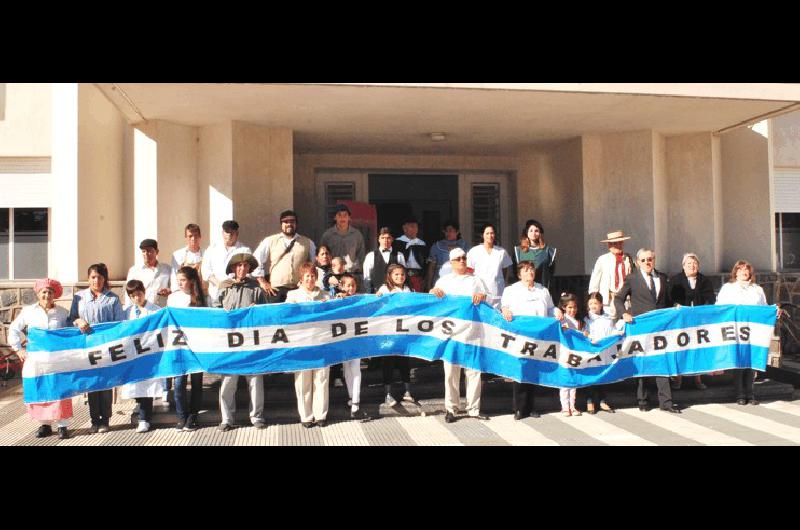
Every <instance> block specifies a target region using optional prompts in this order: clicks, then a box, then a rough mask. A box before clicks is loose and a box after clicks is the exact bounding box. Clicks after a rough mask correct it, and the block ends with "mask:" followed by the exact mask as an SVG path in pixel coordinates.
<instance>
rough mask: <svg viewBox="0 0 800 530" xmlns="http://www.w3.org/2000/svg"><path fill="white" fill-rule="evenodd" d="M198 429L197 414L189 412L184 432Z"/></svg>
mask: <svg viewBox="0 0 800 530" xmlns="http://www.w3.org/2000/svg"><path fill="white" fill-rule="evenodd" d="M197 429H198V425H197V414H189V417H188V418H187V419H186V423H185V424H184V425H183V429H182V430H183V431H184V432H191V431H196V430H197Z"/></svg>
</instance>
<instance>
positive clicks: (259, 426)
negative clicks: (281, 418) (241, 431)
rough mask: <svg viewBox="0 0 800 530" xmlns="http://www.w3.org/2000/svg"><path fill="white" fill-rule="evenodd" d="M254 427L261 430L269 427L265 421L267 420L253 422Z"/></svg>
mask: <svg viewBox="0 0 800 530" xmlns="http://www.w3.org/2000/svg"><path fill="white" fill-rule="evenodd" d="M253 428H254V429H259V430H261V429H266V428H267V422H265V421H256V422H253Z"/></svg>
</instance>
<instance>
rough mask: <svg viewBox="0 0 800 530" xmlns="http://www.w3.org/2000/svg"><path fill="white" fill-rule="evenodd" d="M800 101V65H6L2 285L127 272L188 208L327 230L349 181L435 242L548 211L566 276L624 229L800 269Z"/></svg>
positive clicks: (265, 225)
mask: <svg viewBox="0 0 800 530" xmlns="http://www.w3.org/2000/svg"><path fill="white" fill-rule="evenodd" d="M798 102H800V85H792V84H746V85H726V84H717V85H713V84H712V85H700V84H697V85H692V84H658V85H656V84H643V85H642V84H639V85H636V84H618V85H609V84H516V85H509V84H413V85H412V84H360V85H348V84H335V85H334V84H327V85H325V84H298V85H282V84H273V85H268V84H125V83H119V84H52V85H49V84H0V190H2V191H1V192H0V284H2V285H3V286H6V287H7V288H17V289H18V288H20V287H24V286H25V285H27V284H30V283H31V282H30V280H31V279H33V278H36V277H41V276H45V275H49V276H52V277H55V278H58V279H59V280H61V281H63V282H64V283H65V284H74V283H76V282H79V281H82V280H83V279H84V277H85V271H86V268H87V267H88V265H90V264H91V263H95V262H104V263H106V264H107V265H108V266H109V270H110V273H111V276H112V278H113V279H115V280H121V279H124V277H125V274H126V272H127V270H128V267H130V265H131V264H133V263H134V262H136V261H137V260H140V259H141V258H140V256H139V252H138V242H139V241H140V240H142V239H145V238H154V239H157V240H158V241H159V245H160V247H161V258H162V259H163V260H167V259H168V256H169V254H170V253H171V252H172V251H173V250H175V249H178V248H180V247H181V246H182V245H183V227H184V226H185V225H186V224H187V223H189V222H194V223H197V224H199V225H200V226H201V228H202V230H203V246H204V247H205V246H207V245H208V244H209V243H211V242H213V241H216V240H218V239H219V238H220V237H221V229H220V226H221V224H222V222H223V221H224V220H226V219H231V218H233V219H236V220H237V221H239V223H240V225H241V227H242V228H241V233H240V237H241V239H242V240H243V241H244V242H245V243H247V244H249V245H251V246H255V245H256V244H257V243H258V242H259V241H260V240H261V239H262V238H263V237H264V236H266V235H268V234H270V233H274V232H276V231H277V229H278V226H279V225H278V214H279V212H280V211H282V210H284V209H287V208H294V209H295V210H296V211H297V212H298V214H299V218H300V226H299V231H300V232H301V233H303V234H306V235H308V236H309V237H311V238H312V239H314V240H316V241H319V238H320V236H321V235H322V232H323V231H324V230H325V229H326V228H327V227H328V226H329V225H330V222H331V212H332V209H333V207H334V205H335V204H336V201H337V200H339V199H349V200H357V201H361V202H368V203H372V204H375V205H376V207H377V210H378V220H379V224H388V225H390V226H393V227H395V228H396V229H398V231H399V223H400V220H401V219H402V218H403V217H405V216H407V215H415V216H416V217H417V218H418V219H420V221H421V222H422V232H423V235H424V237H425V238H427V239H434V238H439V237H441V230H440V229H441V226H440V225H441V224H442V223H443V222H444V221H445V220H446V219H449V218H453V219H457V220H459V222H460V224H461V228H462V234H463V236H464V238H465V239H466V240H468V241H476V240H477V237H476V236H477V232H478V227H479V226H480V225H481V224H482V223H484V222H487V221H488V222H494V223H495V224H496V225H498V227H499V232H500V242H499V243H500V244H501V245H503V246H504V247H506V248H510V247H512V246H513V245H514V244H517V242H518V239H519V234H520V231H521V229H522V227H523V226H524V223H525V220H526V219H530V218H535V219H538V220H539V221H540V222H542V223H543V225H544V227H545V239H546V240H547V242H548V243H549V244H551V245H553V246H555V247H557V248H558V257H557V261H558V267H557V270H556V274H557V275H562V276H580V275H586V274H588V273H589V272H590V271H591V267H592V265H593V264H594V260H595V259H596V257H597V256H598V255H599V254H601V253H602V252H604V250H605V249H604V245H603V244H602V243H600V240H601V239H604V236H605V234H606V233H607V232H609V231H612V230H617V229H622V230H625V232H627V233H629V234H631V235H632V236H633V239H632V240H631V241H629V248H630V249H633V250H634V251H635V249H636V248H638V247H642V246H648V247H653V248H655V250H656V253H657V255H658V257H659V258H658V259H659V267H660V268H661V269H663V270H665V271H669V272H677V271H678V270H679V269H680V261H681V257H682V255H683V254H684V253H685V252H688V251H694V252H696V253H697V254H699V255H700V257H701V260H702V266H703V270H704V272H708V273H721V272H724V271H726V270H730V267H731V265H732V264H733V262H734V261H736V260H737V259H740V258H744V259H748V260H749V261H751V262H752V263H753V264H754V265H755V267H756V268H757V269H758V270H759V271H763V272H782V271H792V270H800V186H798V183H800V112H795V110H797V109H800V105H798ZM20 296H22V295H21V294H20ZM0 316H4V315H0ZM4 320H5V318H4Z"/></svg>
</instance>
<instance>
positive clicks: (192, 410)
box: [175, 372, 203, 420]
mask: <svg viewBox="0 0 800 530" xmlns="http://www.w3.org/2000/svg"><path fill="white" fill-rule="evenodd" d="M189 377H191V380H192V397H191V402H190V403H189V410H187V409H186V380H187V379H188V378H189ZM202 405H203V372H200V373H198V374H191V375H190V376H185V375H179V376H178V377H176V378H175V413H176V414H177V415H178V419H181V420H186V419H188V418H189V415H190V414H198V413H199V412H200V407H201V406H202Z"/></svg>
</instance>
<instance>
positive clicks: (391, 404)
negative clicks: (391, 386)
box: [384, 394, 397, 407]
mask: <svg viewBox="0 0 800 530" xmlns="http://www.w3.org/2000/svg"><path fill="white" fill-rule="evenodd" d="M384 403H385V404H386V406H387V407H394V406H395V405H397V400H396V399H395V398H394V397H392V395H391V394H386V400H385V401H384Z"/></svg>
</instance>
